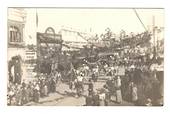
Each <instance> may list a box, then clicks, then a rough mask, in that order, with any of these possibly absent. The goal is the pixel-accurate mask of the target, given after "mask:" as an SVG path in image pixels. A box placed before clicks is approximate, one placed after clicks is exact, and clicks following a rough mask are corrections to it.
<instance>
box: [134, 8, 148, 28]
mask: <svg viewBox="0 0 170 114" xmlns="http://www.w3.org/2000/svg"><path fill="white" fill-rule="evenodd" d="M133 10H134V12H135V14H136V16H137V17H138V19H139V21H140V22H141V24H142V26H143V28H144V29H145V30H146V31H147V29H146V27H145V25H144V23H143V22H142V20H141V19H140V17H139V15H138V13H137V11H136V10H135V9H133Z"/></svg>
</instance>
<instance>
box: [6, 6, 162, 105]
mask: <svg viewBox="0 0 170 114" xmlns="http://www.w3.org/2000/svg"><path fill="white" fill-rule="evenodd" d="M164 29H165V26H164V8H133V7H131V8H124V7H121V8H114V7H106V8H105V7H82V8H81V7H72V8H70V7H8V8H7V85H6V87H7V93H6V95H7V99H6V100H7V106H145V107H152V106H158V107H162V106H163V105H164Z"/></svg>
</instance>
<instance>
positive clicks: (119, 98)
mask: <svg viewBox="0 0 170 114" xmlns="http://www.w3.org/2000/svg"><path fill="white" fill-rule="evenodd" d="M120 87H121V79H120V77H119V76H117V79H116V102H117V103H122V93H121V88H120Z"/></svg>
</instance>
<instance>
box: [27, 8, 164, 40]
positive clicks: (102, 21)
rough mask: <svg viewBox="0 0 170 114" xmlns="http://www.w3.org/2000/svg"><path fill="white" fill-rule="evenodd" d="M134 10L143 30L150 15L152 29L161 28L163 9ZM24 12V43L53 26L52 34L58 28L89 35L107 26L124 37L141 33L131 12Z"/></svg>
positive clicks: (29, 9)
mask: <svg viewBox="0 0 170 114" xmlns="http://www.w3.org/2000/svg"><path fill="white" fill-rule="evenodd" d="M136 11H137V13H138V15H139V16H140V18H141V20H142V22H143V23H144V25H145V26H146V28H147V29H150V28H151V26H152V25H153V16H154V17H155V26H159V27H164V9H136ZM26 12H27V21H26V25H25V32H26V36H25V37H26V42H28V43H29V42H30V43H32V42H36V41H35V37H36V35H35V33H36V31H38V32H45V29H46V28H47V27H53V28H54V29H55V32H56V33H58V32H59V31H60V29H61V27H64V28H72V29H74V30H77V31H80V32H87V33H89V32H90V33H93V34H102V33H104V32H105V29H106V28H107V27H109V28H110V29H111V31H112V32H114V33H116V34H119V32H120V31H121V30H122V29H123V30H125V31H126V33H127V34H128V33H130V32H134V33H141V32H143V31H145V29H144V27H143V26H142V24H141V23H140V21H139V19H138V18H137V16H136V14H135V12H134V10H133V9H94V8H93V9H92V8H91V9H87V8H86V9H76V8H75V9H68V8H65V9H63V8H36V9H35V8H27V9H26ZM36 13H37V15H38V16H37V17H38V27H37V26H36Z"/></svg>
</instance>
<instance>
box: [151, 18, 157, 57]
mask: <svg viewBox="0 0 170 114" xmlns="http://www.w3.org/2000/svg"><path fill="white" fill-rule="evenodd" d="M152 23H153V25H152V26H153V45H154V52H153V53H154V56H155V57H154V58H155V59H156V43H155V16H153V17H152Z"/></svg>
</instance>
